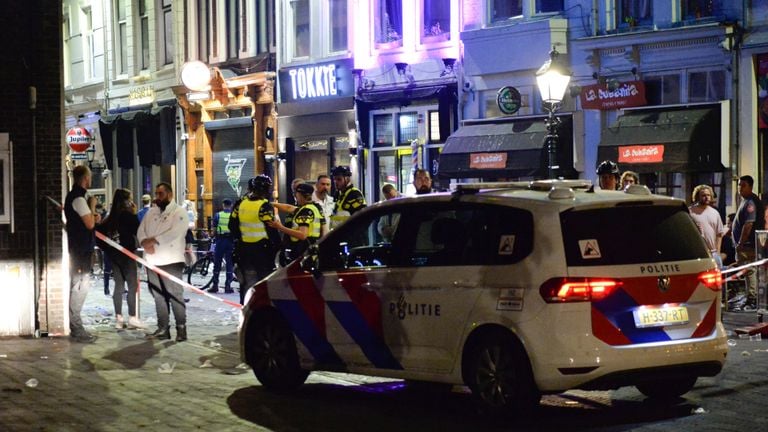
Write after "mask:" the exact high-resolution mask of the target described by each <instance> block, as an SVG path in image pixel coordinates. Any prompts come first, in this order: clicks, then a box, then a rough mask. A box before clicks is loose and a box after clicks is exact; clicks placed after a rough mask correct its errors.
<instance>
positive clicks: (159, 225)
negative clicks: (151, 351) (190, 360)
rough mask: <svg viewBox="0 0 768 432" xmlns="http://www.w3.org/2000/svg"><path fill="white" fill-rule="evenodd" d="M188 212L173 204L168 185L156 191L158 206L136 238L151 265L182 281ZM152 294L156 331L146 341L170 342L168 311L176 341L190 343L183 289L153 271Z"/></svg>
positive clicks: (143, 220)
mask: <svg viewBox="0 0 768 432" xmlns="http://www.w3.org/2000/svg"><path fill="white" fill-rule="evenodd" d="M188 221H189V219H188V218H187V211H186V210H185V209H184V208H182V207H181V206H179V205H178V204H176V203H175V202H173V189H172V188H171V185H170V184H168V183H165V182H163V183H158V185H157V187H156V188H155V206H153V207H151V208H150V209H149V211H147V214H146V216H144V219H142V220H141V224H140V225H139V230H138V232H137V233H136V237H137V238H138V240H139V243H140V244H141V247H143V248H144V257H145V259H146V260H147V262H149V263H150V264H152V265H154V266H156V267H158V268H159V269H161V270H163V271H165V272H166V273H168V274H171V275H173V276H175V277H177V278H179V279H181V275H182V272H183V270H184V248H185V246H186V239H185V235H186V233H187V228H188V226H187V225H188ZM147 279H148V282H149V291H150V292H151V293H152V297H154V299H155V309H156V311H157V330H156V331H155V332H154V333H152V334H150V335H147V339H161V340H163V339H170V338H171V331H170V316H169V309H171V310H173V318H174V320H175V321H176V341H177V342H181V341H185V340H187V309H186V305H185V304H184V295H183V294H184V288H183V287H182V286H181V285H180V284H178V283H176V282H174V281H172V280H169V279H166V278H164V277H162V276H160V275H159V274H157V273H155V272H154V271H151V270H150V271H147Z"/></svg>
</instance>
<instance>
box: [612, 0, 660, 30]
mask: <svg viewBox="0 0 768 432" xmlns="http://www.w3.org/2000/svg"><path fill="white" fill-rule="evenodd" d="M652 4H653V1H652V0H618V1H617V2H616V22H617V23H618V25H617V27H634V26H636V25H640V24H649V23H651V21H652V20H653V15H652V11H653V6H652Z"/></svg>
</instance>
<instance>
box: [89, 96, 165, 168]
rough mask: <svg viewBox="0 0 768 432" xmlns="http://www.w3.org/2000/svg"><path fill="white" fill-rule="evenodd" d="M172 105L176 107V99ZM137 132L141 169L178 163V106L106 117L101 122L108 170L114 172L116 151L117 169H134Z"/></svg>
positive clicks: (137, 147) (100, 128) (126, 112)
mask: <svg viewBox="0 0 768 432" xmlns="http://www.w3.org/2000/svg"><path fill="white" fill-rule="evenodd" d="M173 101H174V103H175V99H174V100H173ZM134 129H135V130H136V149H137V152H138V155H139V165H141V166H147V167H148V166H152V165H174V164H175V163H176V106H175V104H174V105H164V106H157V107H154V108H147V109H140V110H133V111H125V112H121V113H118V114H109V115H106V116H103V117H102V118H101V119H100V120H99V132H100V133H101V139H102V144H103V148H104V158H105V159H106V161H107V166H108V167H109V169H111V170H114V169H115V168H114V167H113V163H112V158H113V156H112V155H113V152H114V151H116V152H117V166H118V167H120V168H126V169H133V168H134V166H133V156H134V154H133V130H134ZM113 131H114V132H115V135H114V137H113V135H112V132H113ZM113 149H114V150H113Z"/></svg>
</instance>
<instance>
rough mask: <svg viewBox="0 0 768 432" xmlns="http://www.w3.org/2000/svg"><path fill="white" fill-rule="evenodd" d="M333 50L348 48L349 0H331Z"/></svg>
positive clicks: (331, 45)
mask: <svg viewBox="0 0 768 432" xmlns="http://www.w3.org/2000/svg"><path fill="white" fill-rule="evenodd" d="M329 9H330V24H331V31H330V38H331V40H330V48H331V52H339V51H346V49H347V0H330V7H329Z"/></svg>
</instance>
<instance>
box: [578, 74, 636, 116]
mask: <svg viewBox="0 0 768 432" xmlns="http://www.w3.org/2000/svg"><path fill="white" fill-rule="evenodd" d="M647 104H648V102H647V101H646V100H645V83H643V82H642V81H627V82H623V83H620V84H619V86H618V87H617V88H616V89H615V90H608V88H607V87H606V85H605V84H595V85H590V86H586V87H583V88H582V89H581V108H583V109H597V110H609V109H617V108H629V107H636V106H644V105H647Z"/></svg>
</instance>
